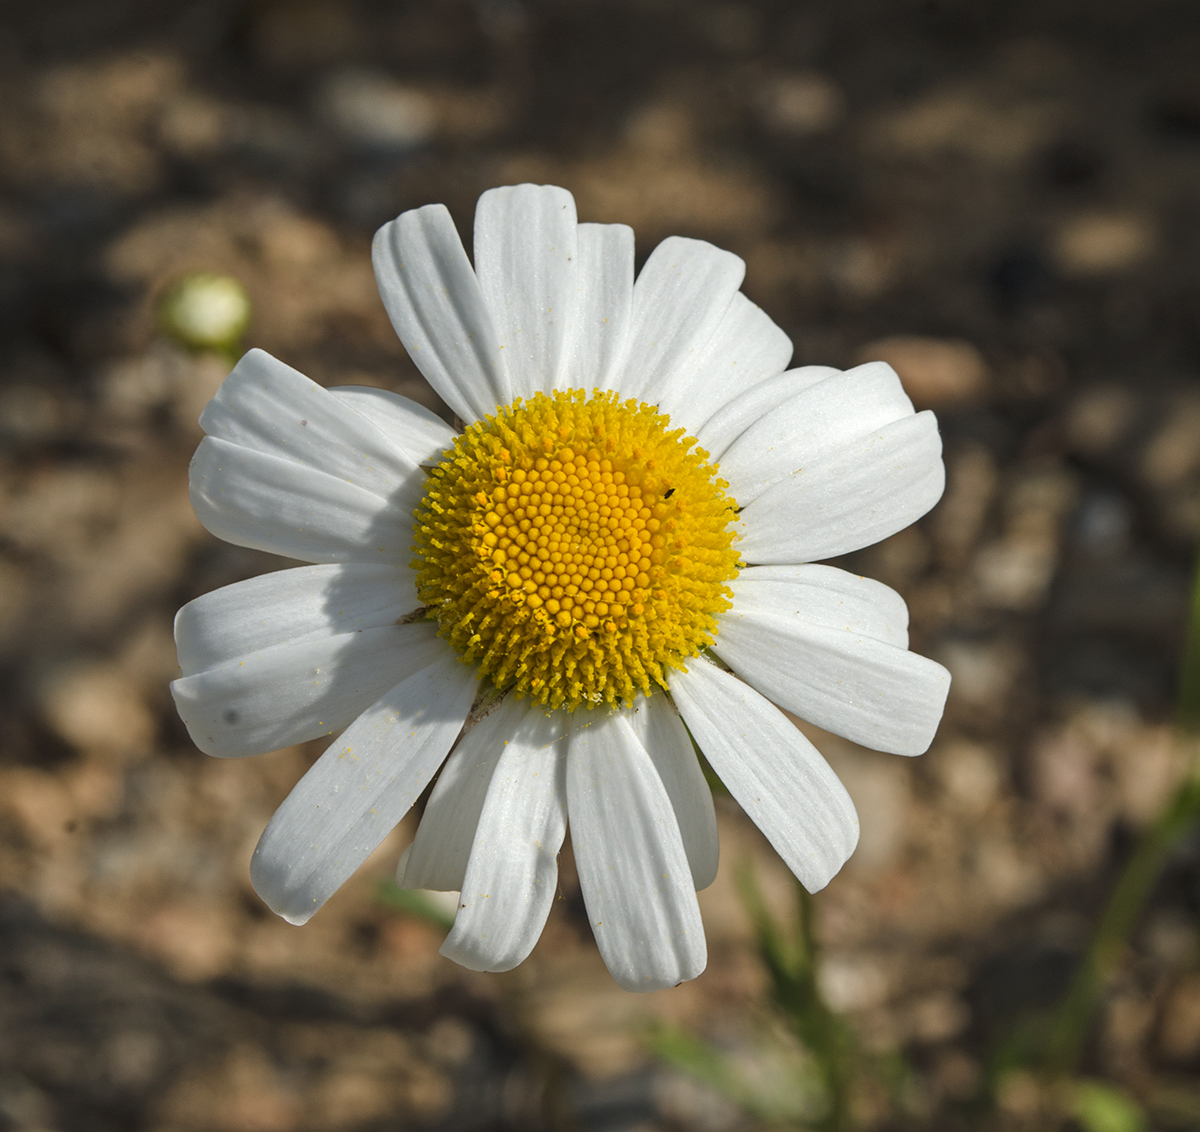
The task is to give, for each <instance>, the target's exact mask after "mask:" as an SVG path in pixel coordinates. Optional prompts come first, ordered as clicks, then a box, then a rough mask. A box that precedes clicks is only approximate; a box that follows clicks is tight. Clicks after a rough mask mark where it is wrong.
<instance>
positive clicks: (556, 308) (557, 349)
mask: <svg viewBox="0 0 1200 1132" xmlns="http://www.w3.org/2000/svg"><path fill="white" fill-rule="evenodd" d="M575 229H576V219H575V198H574V197H572V196H571V194H570V193H569V192H567V190H566V189H560V188H558V187H556V186H554V185H506V186H504V187H503V188H499V189H489V190H488V191H487V192H486V193H484V194H483V196H481V197H480V198H479V203H478V205H476V207H475V248H474V250H475V271H476V274H477V275H478V276H479V286H480V288H481V289H482V291H483V298H484V302H486V303H487V306H488V310H489V311H490V312H491V315H492V323H493V325H494V326H495V327H496V333H497V334H498V336H499V340H500V345H501V347H503V349H504V358H505V362H506V364H507V367H508V374H509V380H510V383H511V392H512V396H513V397H531V396H533V394H534V393H536V392H538V390H547V389H553V388H555V387H556V386H557V385H558V383H559V379H560V377H561V376H563V375H565V373H566V371H567V363H568V360H569V358H570V355H571V331H572V327H573V325H574V321H575V304H576V301H577V295H578V286H577V283H576V277H577V275H578V270H579V256H578V251H577V247H576V237H575Z"/></svg>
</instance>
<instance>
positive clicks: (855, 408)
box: [721, 362, 913, 507]
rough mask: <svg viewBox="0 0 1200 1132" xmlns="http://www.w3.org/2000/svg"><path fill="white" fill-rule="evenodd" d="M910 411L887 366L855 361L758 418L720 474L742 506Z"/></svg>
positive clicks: (727, 454) (728, 456)
mask: <svg viewBox="0 0 1200 1132" xmlns="http://www.w3.org/2000/svg"><path fill="white" fill-rule="evenodd" d="M912 415H913V407H912V402H911V401H910V400H909V399H908V395H907V394H906V393H905V392H904V388H903V386H901V384H900V379H899V378H898V377H897V376H896V371H895V370H893V369H892V367H891V366H889V365H887V364H885V363H884V362H872V363H871V364H870V365H865V366H859V367H858V368H857V369H852V370H848V371H847V372H846V373H841V374H837V375H835V376H833V377H828V378H826V379H825V380H824V381H819V382H817V383H816V384H815V385H813V386H811V387H810V388H808V389H806V390H804V392H802V393H800V394H798V395H797V396H795V397H793V398H792V399H790V400H789V401H787V402H785V403H784V404H782V405H780V406H779V407H778V408H777V409H775V410H773V411H772V412H769V413H767V414H766V415H765V416H762V417H760V418H759V419H758V420H757V421H755V422H754V424H752V425H751V426H750V427H749V428H748V429H746V431H745V432H744V433H742V435H741V436H740V437H739V438H738V439H737V440H736V441H734V443H733V444H732V445H730V447H729V449H728V451H727V452H725V454H724V455H723V456H722V457H721V475H722V476H724V477H725V479H727V480H728V481H729V489H730V491H731V492H732V494H733V496H734V498H735V499H736V500H737V501H738V503H739V504H740V505H741V506H742V507H746V506H747V505H748V504H750V503H753V502H754V500H756V499H757V498H758V497H759V496H760V495H762V493H763V492H764V491H765V490H766V489H767V488H768V487H770V486H771V485H772V484H775V483H778V482H779V481H780V480H782V479H783V478H784V477H786V476H790V475H795V474H797V473H801V472H804V471H805V470H807V469H809V468H813V467H815V466H817V465H819V464H820V462H821V461H822V460H823V459H828V458H829V457H830V456H831V455H835V454H836V453H838V452H839V451H841V450H842V449H843V448H844V447H845V446H846V445H847V444H848V443H852V442H853V441H855V440H858V439H860V438H861V437H864V436H868V435H870V434H871V433H874V432H878V431H879V430H880V429H883V428H886V427H887V426H888V425H890V424H891V423H892V422H893V421H898V420H901V419H902V418H904V417H911V416H912Z"/></svg>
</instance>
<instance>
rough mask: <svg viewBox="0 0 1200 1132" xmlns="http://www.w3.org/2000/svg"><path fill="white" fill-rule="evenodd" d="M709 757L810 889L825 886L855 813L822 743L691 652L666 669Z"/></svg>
mask: <svg viewBox="0 0 1200 1132" xmlns="http://www.w3.org/2000/svg"><path fill="white" fill-rule="evenodd" d="M668 683H669V684H670V687H671V696H672V698H673V699H674V700H675V703H676V705H677V706H678V707H679V711H680V713H681V714H682V715H683V719H684V722H685V723H686V724H687V725H688V730H690V731H691V733H692V735H693V736H694V737H695V739H696V742H697V743H699V744H700V749H701V750H702V751H703V752H704V757H705V758H707V759H708V761H709V762H710V763H711V764H712V768H713V770H715V771H716V772H717V774H718V775H720V777H721V781H722V782H724V783H725V785H726V786H727V787H728V788H729V792H730V793H731V794H732V795H733V796H734V798H736V799H737V801H738V804H739V805H740V806H741V807H742V809H743V810H745V811H746V813H747V815H748V816H749V817H750V820H751V821H753V822H754V824H755V825H757V826H758V828H759V829H761V830H762V831H763V833H764V834H765V835H766V837H767V840H768V841H770V843H771V844H772V845H773V846H774V847H775V851H776V852H777V853H778V854H779V855H780V857H782V858H783V861H784V863H785V864H786V865H787V867H788V868H789V869H791V870H792V872H793V873H795V874H796V877H797V879H798V880H799V881H800V883H801V884H803V885H804V887H805V888H807V889H808V891H809V892H816V891H818V890H819V889H822V888H824V887H825V886H826V885H827V884H828V883H829V882H830V880H831V879H832V878H833V877H834V876H835V875H836V874H837V871H838V869H840V868H841V867H842V865H843V864H845V862H846V860H847V858H848V857H849V856H850V854H851V853H853V852H854V846H855V845H857V844H858V815H857V814H856V813H855V812H854V803H853V802H851V801H850V795H849V794H847V793H846V788H845V787H844V786H843V785H842V784H841V783H840V782H839V781H838V778H837V775H835V774H834V773H833V771H832V770H830V769H829V764H828V763H827V762H826V761H825V760H824V759H823V758H821V755H820V753H819V752H818V751H817V749H816V748H815V747H814V746H813V745H812V744H811V743H810V742H809V741H808V740H807V739H806V738H805V737H804V736H803V735H802V734H801V733H800V732H799V730H797V728H796V727H795V726H794V725H793V724H792V723H791V722H790V721H789V720H788V718H787V716H785V715H784V714H783V712H781V711H780V710H779V709H778V708H777V707H775V706H774V705H773V704H772V703H770V702H769V701H768V700H765V699H764V698H763V697H762V696H760V695H759V694H758V693H757V692H756V691H754V689H753V688H750V687H748V686H747V685H745V684H743V683H742V682H741V681H740V680H738V679H737V678H736V677H733V676H731V675H729V674H728V673H727V672H722V671H721V670H720V669H719V668H717V666H716V665H715V664H711V663H710V662H709V661H707V660H704V659H703V658H702V657H694V658H693V659H692V660H690V661H689V662H688V670H687V672H678V671H672V672H671V673H670V675H669V676H668Z"/></svg>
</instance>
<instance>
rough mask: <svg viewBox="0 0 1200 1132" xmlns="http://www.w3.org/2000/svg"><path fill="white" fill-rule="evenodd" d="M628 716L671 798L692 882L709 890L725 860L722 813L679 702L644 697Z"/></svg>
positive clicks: (664, 698)
mask: <svg viewBox="0 0 1200 1132" xmlns="http://www.w3.org/2000/svg"><path fill="white" fill-rule="evenodd" d="M628 718H629V722H630V724H631V725H632V726H633V731H634V734H635V735H637V737H638V739H639V741H640V742H641V744H642V746H643V747H645V748H646V752H647V753H648V754H649V756H650V759H651V761H652V762H653V763H654V769H655V770H657V771H658V777H659V778H660V779H661V780H662V784H663V787H664V788H665V789H666V791H667V797H668V798H670V799H671V807H672V809H674V811H675V819H676V821H678V822H679V833H680V836H681V837H682V838H683V848H684V850H685V851H686V852H687V859H688V865H689V866H690V867H691V870H692V883H693V884H694V885H695V886H696V888H697V889H701V888H707V887H708V886H709V885H710V884H712V882H713V881H714V880H716V879H717V865H718V863H719V860H720V844H719V841H718V838H717V815H716V811H715V810H714V809H713V799H712V791H711V790H710V789H709V786H708V783H707V782H706V781H705V779H704V772H703V771H702V770H701V769H700V760H699V759H697V758H696V751H695V748H694V747H693V746H692V740H691V737H690V736H689V735H688V733H687V728H686V727H684V725H683V720H681V719H680V718H679V713H678V712H677V711H676V710H675V706H674V704H672V703H671V701H670V699H669V698H668V697H667V696H662V695H653V696H639V697H638V698H637V700H636V701H635V702H634V705H633V710H632V711H631V712H630V713H629V717H628Z"/></svg>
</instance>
